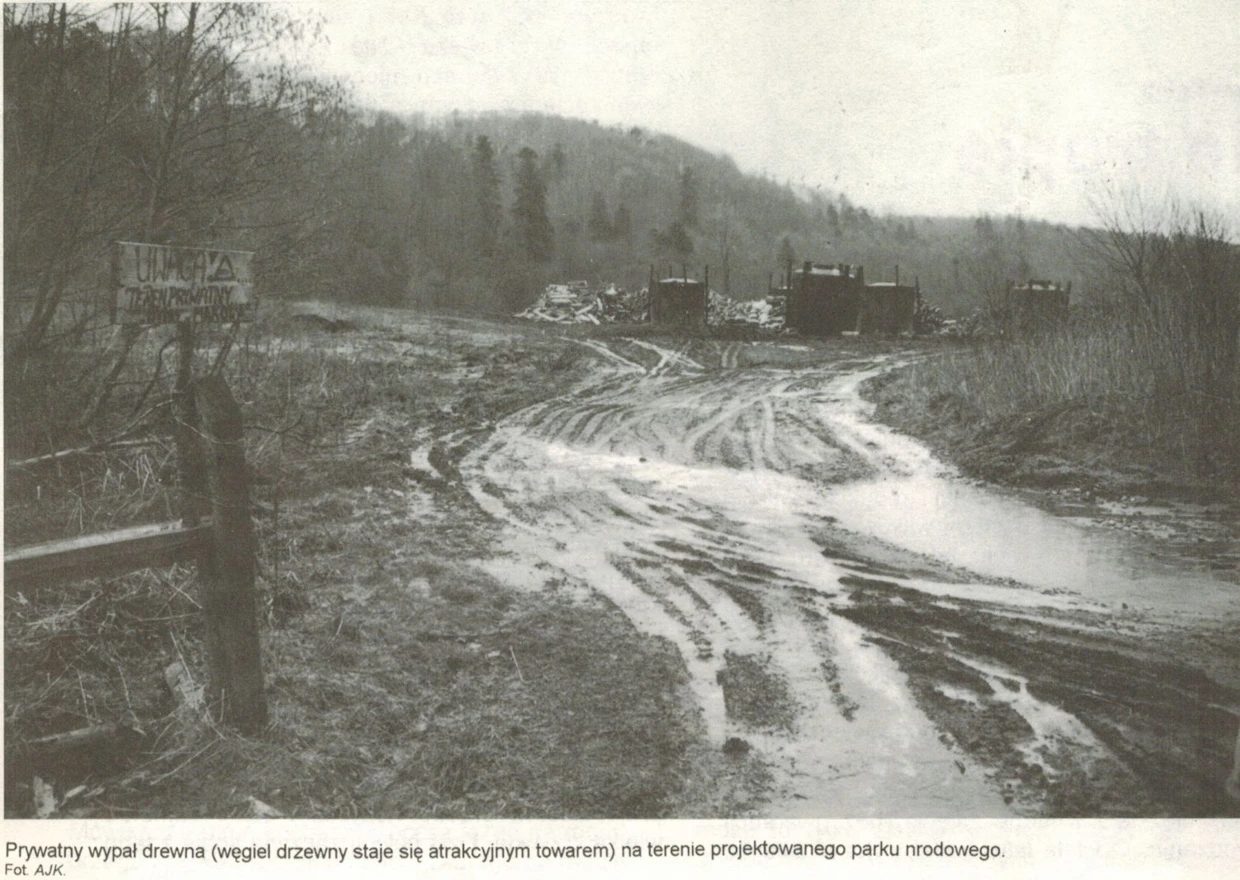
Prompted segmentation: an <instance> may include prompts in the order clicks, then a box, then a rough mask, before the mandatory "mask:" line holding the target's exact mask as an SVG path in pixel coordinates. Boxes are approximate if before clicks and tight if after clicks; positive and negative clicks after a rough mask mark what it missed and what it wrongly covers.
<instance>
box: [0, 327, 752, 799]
mask: <svg viewBox="0 0 1240 880" xmlns="http://www.w3.org/2000/svg"><path fill="white" fill-rule="evenodd" d="M266 334H267V335H266V336H265V338H264V341H263V342H262V343H261V344H256V345H254V346H250V347H247V348H246V349H245V350H244V351H237V352H234V356H233V360H232V363H233V364H234V367H235V371H236V372H235V374H234V375H232V376H230V382H231V384H232V385H233V388H234V392H235V393H236V394H237V396H238V398H239V400H240V401H241V402H242V405H243V410H244V413H245V421H246V425H247V446H248V448H247V458H248V461H249V463H250V465H251V467H252V469H253V471H254V477H255V481H256V498H255V517H256V522H257V525H258V527H259V531H260V542H261V551H260V554H261V558H260V580H259V584H258V587H259V591H260V613H261V616H262V632H261V636H262V647H263V655H264V666H265V672H266V680H267V698H268V702H269V707H270V712H271V716H272V723H271V724H270V726H269V728H268V729H267V730H266V731H265V732H264V733H263V734H262V735H261V736H259V737H256V738H252V739H249V740H246V739H241V738H239V737H237V736H235V735H233V734H231V733H229V732H228V731H225V730H221V729H217V728H215V727H214V726H212V725H210V724H206V723H203V722H202V721H201V719H197V718H187V716H186V714H185V713H184V712H183V711H180V710H178V709H177V708H176V705H175V702H174V699H173V695H172V693H171V691H170V688H169V686H168V684H167V683H166V681H165V670H166V669H167V668H168V667H169V666H170V665H172V664H174V663H176V662H178V661H184V663H185V666H186V667H187V668H188V670H189V671H190V674H191V676H192V677H194V678H195V679H196V681H198V682H201V680H202V676H203V675H204V674H205V661H204V657H203V645H202V642H201V632H200V624H199V620H200V617H199V613H198V612H199V608H198V601H197V599H196V592H195V591H196V587H195V585H194V583H193V575H192V572H191V571H189V570H186V569H182V568H177V569H171V570H164V571H158V572H155V571H153V572H145V573H139V574H134V575H130V576H126V577H123V578H113V579H107V580H103V579H96V580H88V581H81V582H77V583H71V584H61V585H57V586H56V587H55V588H54V589H44V590H39V591H29V592H26V593H21V594H19V595H18V596H17V597H16V598H15V601H11V602H7V603H6V604H7V608H6V615H5V661H6V662H5V733H6V737H5V738H6V779H7V785H6V787H5V808H6V815H8V816H10V817H21V816H29V815H31V814H32V812H33V810H34V802H35V791H34V782H33V780H34V778H35V777H39V778H40V779H42V780H43V782H45V783H49V784H50V785H51V787H52V792H53V797H54V804H55V815H61V816H67V817H77V818H87V817H108V816H114V817H129V818H157V817H200V816H201V817H239V816H248V815H253V814H255V812H256V811H260V810H261V808H262V805H266V806H267V807H270V808H272V809H275V810H278V811H279V812H280V813H282V814H284V815H288V816H294V817H304V818H311V817H352V816H358V817H371V816H376V817H378V816H389V817H482V818H492V817H493V818H517V817H540V818H560V817H574V818H606V817H621V816H623V817H657V816H666V815H672V814H677V813H680V812H683V811H684V810H685V809H686V804H694V806H693V807H689V808H688V809H690V810H692V812H694V813H695V814H697V815H703V814H727V813H729V812H733V811H735V809H737V808H738V807H737V805H736V804H733V803H725V802H721V801H719V800H718V799H717V796H716V793H717V792H718V791H719V790H720V787H719V786H709V787H708V786H707V784H706V780H707V779H708V778H709V777H711V776H716V775H718V776H726V775H727V774H728V772H729V771H728V770H727V769H726V768H723V767H720V766H717V765H718V764H719V762H720V761H721V758H720V757H719V756H717V755H715V754H703V752H704V746H703V745H702V740H701V731H700V728H699V723H700V722H699V719H698V717H697V716H696V715H687V714H686V713H685V712H684V710H683V709H682V706H683V705H685V704H686V703H687V702H688V701H686V700H684V699H683V695H682V693H681V689H682V688H683V687H684V686H685V679H684V670H683V667H682V665H681V663H680V660H679V656H678V654H677V653H676V652H675V650H674V649H673V648H672V647H671V646H669V645H667V644H665V643H663V642H661V641H659V640H656V639H651V638H647V637H644V636H641V635H640V634H639V633H637V632H636V631H635V630H634V629H633V627H632V625H631V624H630V623H629V622H628V620H627V619H626V618H625V617H624V615H623V614H622V613H621V612H620V611H619V610H618V609H616V608H614V607H612V606H610V605H609V604H607V603H605V602H603V601H601V600H597V599H586V600H583V599H581V598H580V592H579V591H577V590H575V589H574V586H575V585H573V584H557V583H548V584H545V585H542V587H541V588H536V589H528V588H521V587H518V586H515V585H514V584H511V583H507V582H506V578H505V577H504V572H503V571H502V569H499V568H497V566H496V565H495V564H493V563H494V560H490V562H491V563H492V564H487V563H488V558H489V556H490V553H491V549H490V548H491V546H492V540H493V537H494V534H495V533H494V529H495V528H496V526H495V525H494V523H493V522H492V521H491V520H490V519H489V518H488V517H487V516H485V515H484V514H483V513H482V512H481V511H480V510H479V509H478V508H477V507H476V505H475V504H474V503H473V501H472V499H471V498H470V497H469V495H468V493H467V492H465V491H464V489H463V487H462V486H461V485H460V484H459V482H457V480H456V479H455V478H454V477H453V470H454V468H453V465H454V462H453V461H451V460H450V459H449V460H442V461H440V460H439V459H441V458H442V455H441V456H439V458H437V457H436V455H435V451H434V450H433V449H432V454H431V456H430V460H431V461H432V462H437V463H436V466H435V468H434V469H432V470H427V469H425V468H420V467H418V466H417V462H415V461H413V460H412V459H411V453H412V452H413V450H414V449H416V448H418V447H420V446H423V445H425V444H427V443H428V442H430V441H432V440H433V439H434V438H440V437H444V436H448V435H452V436H455V437H463V438H469V437H472V436H477V437H484V436H486V434H487V432H488V431H489V430H491V428H492V427H493V424H494V421H495V420H497V419H499V418H500V417H502V416H503V415H504V414H506V413H508V412H512V411H514V410H516V409H518V408H520V407H523V406H527V405H529V404H532V403H535V402H537V401H538V400H541V399H546V398H548V397H551V396H554V395H556V394H559V393H562V392H563V391H565V390H567V389H568V388H569V387H571V385H572V384H573V383H574V382H575V381H577V380H578V379H579V378H580V377H581V376H582V375H583V374H584V371H585V370H586V369H587V366H586V365H587V363H588V359H589V354H588V351H587V350H586V349H585V348H584V347H582V346H579V345H576V344H573V343H571V342H566V341H565V340H563V339H561V338H560V337H558V336H557V335H555V334H554V333H547V332H545V331H544V330H543V329H541V328H536V327H534V328H531V327H521V326H510V325H501V324H494V323H488V322H481V321H469V320H463V319H453V318H427V317H425V316H417V315H412V314H408V313H400V312H390V313H389V312H380V311H376V310H369V311H367V310H357V311H350V312H348V313H335V312H333V313H332V316H331V323H328V324H325V323H323V322H315V321H306V320H300V321H299V320H293V319H292V318H291V317H289V316H285V317H284V318H281V319H278V320H276V321H275V322H274V323H273V324H272V325H271V326H270V327H268V328H266ZM457 448H460V447H459V446H458V447H457ZM122 455H123V456H125V457H124V458H123V459H122V460H120V461H119V462H109V463H106V464H104V463H102V462H84V463H82V464H81V465H80V467H79V468H75V469H69V471H66V472H65V473H64V474H56V473H54V472H49V473H46V474H44V475H42V476H41V477H40V480H41V481H42V482H40V484H39V487H38V488H39V495H40V497H41V499H42V501H43V502H45V506H44V508H43V509H44V511H46V510H47V507H46V504H47V503H54V502H52V501H51V496H53V495H54V491H53V490H54V489H56V488H57V487H56V486H55V485H53V484H54V483H56V481H57V480H63V481H65V482H66V483H69V482H72V483H73V486H74V487H76V488H77V489H78V491H79V495H81V494H83V493H87V492H88V494H89V496H90V497H89V498H87V499H85V500H83V499H81V498H79V499H78V500H77V501H75V502H73V503H75V504H77V505H78V507H79V508H82V509H86V510H88V511H93V510H104V509H107V508H109V507H110V508H111V509H113V510H117V509H120V507H121V506H124V507H125V509H126V510H132V511H133V512H135V513H137V514H141V513H143V512H150V511H156V512H158V511H159V510H160V508H162V507H163V506H165V505H166V504H168V503H169V501H168V499H167V498H166V497H165V496H168V495H170V493H171V489H170V487H169V486H167V485H164V484H163V483H162V482H161V481H160V480H159V479H157V478H156V477H154V476H150V477H149V478H143V479H138V478H137V477H135V478H133V479H128V480H120V479H118V478H116V477H115V476H112V477H109V476H107V475H108V474H116V473H120V472H121V471H122V470H123V471H124V472H125V473H132V474H148V475H150V474H158V472H159V471H160V461H159V460H157V459H158V458H159V456H160V455H162V453H161V451H160V450H159V449H158V448H156V449H145V450H139V451H134V452H128V451H127V452H124V453H122ZM144 456H145V458H144ZM95 469H98V470H100V473H99V474H96V473H94V470H95ZM70 471H71V472H70ZM109 493H110V494H109ZM20 500H21V499H20V498H16V497H15V498H14V499H13V500H12V502H11V503H7V502H8V501H9V499H7V498H6V506H7V507H8V509H7V510H6V531H7V532H8V534H9V539H11V537H12V535H14V534H22V535H25V537H26V539H27V540H32V539H36V534H35V533H36V531H37V527H38V525H39V523H42V522H63V521H64V511H63V510H57V511H56V513H55V516H50V517H49V516H42V517H39V516H34V515H33V514H32V513H31V511H28V510H27V511H24V510H22V509H20V508H19V507H18V502H19V501H20ZM27 514H31V516H30V522H31V524H32V525H30V526H28V527H23V525H22V520H23V517H24V516H26V515H27ZM115 524H117V525H119V524H123V523H115ZM105 724H116V725H118V726H119V727H120V728H121V729H122V732H123V733H124V735H123V736H122V737H119V738H117V739H116V740H114V741H112V742H110V743H109V745H108V748H106V749H96V750H94V751H82V752H81V753H74V754H68V755H66V754H63V753H62V754H60V755H58V756H57V758H56V760H55V761H54V762H53V761H49V760H48V759H47V758H46V757H45V756H43V755H41V754H40V752H39V751H38V749H36V748H31V747H30V744H31V743H33V742H34V741H35V740H37V739H38V738H40V737H46V736H48V735H50V734H54V733H58V732H63V731H68V730H77V729H81V728H84V727H87V726H91V725H96V726H97V725H105ZM711 798H714V800H712V801H711V802H710V803H706V800H707V799H711ZM725 800H726V798H725Z"/></svg>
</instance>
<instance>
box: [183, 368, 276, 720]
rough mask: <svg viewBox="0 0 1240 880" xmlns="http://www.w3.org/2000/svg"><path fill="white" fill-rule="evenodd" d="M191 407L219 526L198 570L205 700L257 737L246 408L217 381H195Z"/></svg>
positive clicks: (259, 672)
mask: <svg viewBox="0 0 1240 880" xmlns="http://www.w3.org/2000/svg"><path fill="white" fill-rule="evenodd" d="M193 401H194V404H195V407H196V409H197V412H198V415H199V417H200V418H201V423H202V432H201V437H202V439H203V443H204V446H205V450H204V451H205V455H204V456H203V461H204V464H205V466H206V485H207V488H208V490H209V492H208V494H209V497H210V499H211V511H210V512H211V518H212V521H213V526H214V527H213V529H212V540H211V545H210V548H209V550H208V551H207V552H206V553H204V554H203V557H202V558H201V559H200V560H199V567H198V572H199V576H200V577H201V578H202V596H203V611H204V615H205V617H206V645H207V664H208V666H209V668H210V672H211V677H210V680H209V682H208V685H207V701H208V703H209V705H211V706H212V707H213V710H214V711H215V713H216V716H217V717H218V718H219V719H220V720H221V721H223V722H225V723H228V724H232V725H235V726H237V727H238V728H240V729H241V730H242V731H245V732H253V731H256V730H258V729H260V728H262V727H263V726H264V725H265V724H266V723H267V701H266V698H265V697H264V695H263V669H262V660H261V658H260V652H259V641H258V616H257V608H256V605H255V595H254V572H255V568H256V564H255V556H256V553H257V541H256V539H255V536H254V523H253V522H252V521H251V519H250V481H249V472H248V469H247V466H246V462H245V446H244V444H243V442H242V428H241V407H239V406H238V405H237V401H236V399H235V398H234V397H233V395H232V392H231V391H229V390H228V385H227V384H226V383H225V382H224V380H223V379H222V378H220V377H219V376H207V377H206V378H204V379H199V380H198V381H196V382H195V383H194V385H193Z"/></svg>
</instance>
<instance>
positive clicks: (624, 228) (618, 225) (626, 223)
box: [611, 205, 633, 241]
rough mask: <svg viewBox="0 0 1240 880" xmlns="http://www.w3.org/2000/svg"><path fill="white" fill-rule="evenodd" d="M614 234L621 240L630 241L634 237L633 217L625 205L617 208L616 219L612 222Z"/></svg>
mask: <svg viewBox="0 0 1240 880" xmlns="http://www.w3.org/2000/svg"><path fill="white" fill-rule="evenodd" d="M611 229H612V234H613V235H614V237H615V238H616V239H617V240H619V241H629V240H631V239H632V237H633V218H632V216H630V215H629V209H628V208H626V207H625V206H624V205H620V206H619V207H617V208H616V219H615V220H614V221H612V224H611Z"/></svg>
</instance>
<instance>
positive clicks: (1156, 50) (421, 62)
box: [320, 0, 1240, 227]
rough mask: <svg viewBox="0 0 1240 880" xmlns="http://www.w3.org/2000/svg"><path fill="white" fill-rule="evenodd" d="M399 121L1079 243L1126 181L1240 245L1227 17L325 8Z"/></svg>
mask: <svg viewBox="0 0 1240 880" xmlns="http://www.w3.org/2000/svg"><path fill="white" fill-rule="evenodd" d="M320 9H321V10H322V11H323V13H324V14H325V15H326V17H327V21H328V28H327V32H328V35H329V39H330V41H331V43H330V46H329V47H327V48H326V49H324V50H323V54H322V58H323V62H322V63H323V65H324V67H325V69H328V70H330V71H331V72H333V73H336V74H340V75H343V76H345V77H347V78H348V79H349V80H351V81H352V82H353V84H354V86H355V90H356V95H357V97H358V98H359V99H360V100H361V101H363V102H364V103H367V104H369V105H371V106H375V107H381V108H385V109H390V110H394V111H424V112H429V113H432V114H434V113H443V112H448V111H451V110H453V109H460V110H462V111H481V110H498V109H519V110H539V111H546V112H551V113H558V114H562V115H565V116H574V117H580V118H584V119H593V120H598V121H599V122H601V123H604V124H614V123H620V124H623V125H625V126H630V125H638V126H641V127H643V128H648V129H653V130H657V131H663V132H667V133H669V134H674V135H677V136H679V137H682V138H684V139H686V140H688V141H691V142H692V143H695V144H697V145H699V146H702V147H705V148H707V149H709V150H711V151H714V152H721V153H727V154H728V155H730V156H732V157H733V158H734V159H735V160H736V161H737V163H738V164H739V165H740V167H741V168H742V169H744V170H746V171H751V172H766V173H768V174H769V175H771V176H772V177H774V178H775V179H777V180H779V181H781V182H782V181H784V180H790V181H792V182H794V183H801V184H804V185H807V186H810V187H815V186H821V187H825V188H827V189H833V190H836V189H837V190H842V191H843V192H845V193H846V194H847V195H848V196H849V197H850V198H851V199H852V200H853V201H854V202H857V203H858V204H861V205H864V206H866V207H869V208H871V209H876V210H879V211H884V210H893V211H900V212H909V213H928V214H975V213H980V212H990V213H997V214H1005V213H1021V214H1024V215H1025V216H1027V217H1041V218H1046V219H1052V220H1059V221H1066V222H1072V223H1083V222H1088V221H1090V220H1091V219H1092V217H1093V215H1092V213H1091V208H1090V198H1091V196H1096V195H1097V193H1098V192H1100V191H1101V190H1102V189H1103V188H1104V187H1108V186H1110V187H1121V188H1122V187H1126V186H1129V185H1130V184H1132V183H1139V184H1140V185H1141V186H1142V187H1143V188H1144V189H1145V190H1146V191H1147V192H1148V193H1150V194H1152V195H1155V196H1159V195H1161V194H1163V193H1165V192H1166V191H1168V190H1171V191H1174V192H1175V193H1176V194H1177V195H1179V196H1180V197H1181V198H1183V199H1188V200H1195V201H1200V202H1204V203H1206V204H1207V205H1209V206H1211V207H1213V208H1214V209H1216V210H1220V211H1223V212H1225V213H1227V214H1228V215H1229V217H1230V218H1231V220H1232V225H1233V227H1240V0H1189V2H1183V0H1176V2H1174V3H1170V2H1166V0H1163V2H1153V0H1024V2H1021V0H977V2H974V0H941V2H926V3H916V2H912V0H903V2H901V0H852V2H841V0H731V2H716V0H571V2H559V0H546V2H543V0H539V2H535V0H509V2H505V0H485V2H476V0H411V2H374V0H369V2H367V0H362V2H359V3H356V4H346V3H338V4H331V5H324V6H322V7H320Z"/></svg>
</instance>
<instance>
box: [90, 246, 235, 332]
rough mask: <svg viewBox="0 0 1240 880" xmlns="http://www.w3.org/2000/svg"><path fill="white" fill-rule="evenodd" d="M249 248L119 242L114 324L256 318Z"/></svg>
mask: <svg viewBox="0 0 1240 880" xmlns="http://www.w3.org/2000/svg"><path fill="white" fill-rule="evenodd" d="M253 257H254V254H252V253H251V252H249V251H217V250H209V249H207V248H192V247H171V246H168V245H162V244H138V243H136V242H130V241H119V242H117V243H116V250H115V251H114V252H113V255H112V278H113V290H114V295H113V301H112V323H114V324H175V323H177V322H179V321H181V320H182V319H183V318H187V317H188V319H189V320H192V321H193V322H194V323H195V324H217V323H223V324H231V323H233V322H234V321H252V320H254V309H255V305H256V303H255V299H254V290H253V287H254V284H253V276H252V275H251V274H250V263H251V261H252V260H253Z"/></svg>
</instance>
